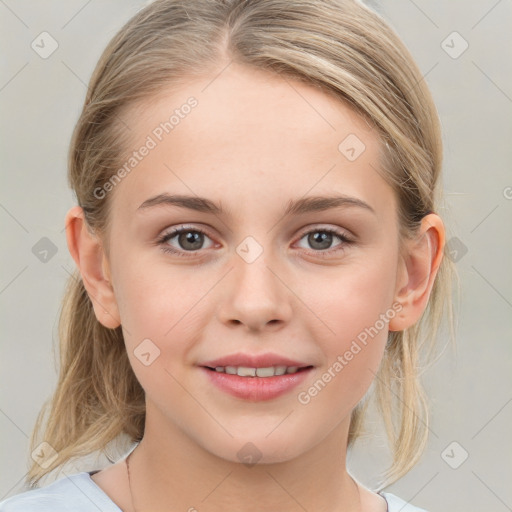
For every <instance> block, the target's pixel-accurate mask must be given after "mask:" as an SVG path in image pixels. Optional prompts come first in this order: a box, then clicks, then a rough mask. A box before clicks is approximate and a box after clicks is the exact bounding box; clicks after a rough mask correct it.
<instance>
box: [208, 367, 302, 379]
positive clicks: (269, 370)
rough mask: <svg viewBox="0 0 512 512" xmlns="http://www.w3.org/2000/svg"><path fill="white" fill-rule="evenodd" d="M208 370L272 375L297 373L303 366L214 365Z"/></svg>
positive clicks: (244, 374)
mask: <svg viewBox="0 0 512 512" xmlns="http://www.w3.org/2000/svg"><path fill="white" fill-rule="evenodd" d="M210 370H215V371H216V372H219V373H227V374H229V375H238V376H239V377H274V376H276V375H285V374H292V373H297V372H298V371H299V370H304V368H299V367H298V366H267V367H265V368H251V367H248V366H216V367H215V368H210Z"/></svg>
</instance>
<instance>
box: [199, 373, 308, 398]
mask: <svg viewBox="0 0 512 512" xmlns="http://www.w3.org/2000/svg"><path fill="white" fill-rule="evenodd" d="M312 369H313V368H312V367H310V368H307V369H304V370H300V371H298V372H297V373H288V374H285V375H275V376H274V377H240V376H239V375H231V374H229V373H222V372H217V371H215V370H209V369H208V368H205V367H204V366H202V367H201V370H202V371H203V372H205V373H206V374H207V376H208V378H209V379H210V381H211V382H212V383H213V384H215V385H216V386H217V387H218V388H219V389H221V390H222V391H224V392H225V393H228V394H230V395H232V396H235V397H237V398H243V399H244V400H251V401H255V402H259V401H263V400H272V399H273V398H277V397H278V396H281V395H284V394H285V393H288V392H289V391H291V390H292V389H293V388H295V387H296V386H298V385H299V384H301V383H302V382H304V380H305V379H306V378H307V377H308V375H309V374H310V372H311V370H312Z"/></svg>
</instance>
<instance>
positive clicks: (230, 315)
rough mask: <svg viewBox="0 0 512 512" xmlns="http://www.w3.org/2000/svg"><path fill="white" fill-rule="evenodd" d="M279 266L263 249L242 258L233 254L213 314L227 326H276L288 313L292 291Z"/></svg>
mask: <svg viewBox="0 0 512 512" xmlns="http://www.w3.org/2000/svg"><path fill="white" fill-rule="evenodd" d="M280 274H284V272H283V271H280V270H279V266H278V265H277V263H276V262H275V260H274V261H271V260H270V258H269V257H267V255H266V252H265V251H263V253H262V254H261V255H260V256H259V257H258V258H257V259H256V260H255V261H252V262H250V260H248V261H246V260H244V258H243V257H241V256H239V254H234V255H233V269H232V271H231V272H229V274H228V275H227V276H226V282H225V283H224V289H223V293H222V294H221V298H220V303H219V305H218V308H217V318H218V319H219V320H220V321H221V322H223V323H224V324H226V325H227V326H228V327H233V326H235V325H242V326H245V327H246V328H247V329H248V330H250V331H260V330H265V329H268V328H272V329H276V328H279V327H283V326H284V325H286V324H287V323H288V322H289V321H290V319H291V316H292V304H291V300H292V296H293V293H292V292H291V291H290V289H289V288H288V287H287V286H286V284H285V283H286V279H285V276H284V275H280Z"/></svg>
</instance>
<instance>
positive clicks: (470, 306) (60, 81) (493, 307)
mask: <svg viewBox="0 0 512 512" xmlns="http://www.w3.org/2000/svg"><path fill="white" fill-rule="evenodd" d="M144 4H145V2H142V1H140V0H139V1H136V0H109V1H103V2H100V1H98V0H89V1H85V0H72V1H66V2H64V1H60V2H58V1H55V0H52V1H45V2H35V1H27V0H17V1H16V0H0V16H1V22H0V23H1V25H0V27H1V32H0V33H1V34H2V35H1V39H2V44H3V48H4V51H3V52H2V68H1V78H0V102H1V107H2V116H1V130H2V137H1V148H2V153H1V155H2V160H1V162H2V171H1V180H2V181H1V189H0V190H1V191H0V223H1V232H2V240H3V243H2V251H1V258H2V259H1V272H0V308H1V317H2V331H1V332H2V357H1V388H0V389H1V390H2V391H1V396H0V400H1V402H0V428H1V432H2V436H1V438H0V444H1V454H2V464H1V468H0V471H1V473H0V500H1V499H4V498H6V497H8V496H10V495H13V494H16V493H18V492H21V490H22V484H23V480H24V476H25V474H26V472H27V468H28V467H27V458H28V457H30V454H29V453H28V437H29V434H30V432H31V430H32V427H33V424H34V421H35V418H36V414H37V412H38V410H39V408H40V407H41V405H42V403H43V402H44V401H45V400H47V399H48V398H49V397H50V395H51V393H52V391H53V389H54V386H55V384H56V381H57V373H56V363H55V361H56V360H54V357H55V354H54V353H53V346H54V344H56V342H57V337H56V334H57V330H56V328H57V317H58V313H59V307H60V300H61V296H62V293H63V290H64V285H65V282H66V279H67V277H68V272H70V271H71V270H72V269H73V267H74V263H73V261H72V259H71V257H70V256H69V254H68V251H67V246H66V240H65V234H64V231H63V228H64V216H65V214H66V212H67V210H68V209H69V208H70V207H71V206H72V205H73V204H74V201H73V197H72V194H71V192H70V191H69V190H68V188H67V183H66V157H67V150H68V145H69V141H70V136H71V132H72V129H73V126H74V124H75V122H76V120H77V117H78V114H79V111H80V108H81V106H82V103H83V99H84V95H85V91H86V83H87V82H88V81H89V78H90V75H91V73H92V70H93V67H94V65H95V64H96V62H97V59H98V58H99V56H100V53H101V51H102V50H103V48H104V47H105V45H106V44H107V42H108V41H109V40H110V39H111V38H112V36H113V35H114V34H115V32H116V31H117V30H118V29H119V28H120V27H121V25H122V24H123V23H124V22H125V21H127V20H128V19H129V18H130V17H131V16H132V15H133V14H134V13H135V12H136V11H137V10H139V9H140V8H141V7H142V6H143V5H144ZM372 5H373V6H374V7H375V8H376V9H377V10H379V11H380V12H381V13H382V14H383V16H384V17H385V18H386V19H387V20H388V21H389V22H390V23H391V24H392V25H393V26H394V28H395V29H396V30H397V32H398V33H399V35H400V36H401V37H402V38H403V40H404V41H405V43H406V44H407V46H408V47H409V48H410V50H411V52H412V54H413V55H414V57H415V58H416V59H417V62H418V64H419V66H420V68H421V70H422V71H423V73H424V75H425V80H426V81H427V83H428V84H429V86H430V88H431V90H432V92H433V95H434V99H435V101H436V103H437V106H438V110H439V113H440V116H441V120H442V125H443V133H444V142H445V161H444V188H445V192H446V198H447V203H448V204H447V206H448V210H447V211H446V212H444V215H445V219H446V221H447V223H448V224H449V229H450V231H449V237H448V238H449V239H450V240H451V243H452V244H455V243H458V244H459V245H458V247H459V249H460V248H464V247H465V248H466V249H467V252H466V253H465V254H463V255H462V257H461V254H462V253H461V252H460V251H459V253H458V255H457V256H456V257H457V258H460V259H458V261H457V267H458V271H459V275H460V277H461V282H462V296H461V308H460V314H459V317H458V336H457V346H458V348H457V352H456V353H453V352H450V351H447V352H446V353H445V355H444V357H443V358H442V359H441V360H440V361H439V362H438V363H437V364H436V365H435V366H434V367H433V369H432V370H430V371H429V372H428V373H427V374H426V375H425V379H426V383H427V387H428V390H429V394H430V397H431V400H432V415H433V421H432V425H431V435H430V441H429V445H428V449H427V451H426V453H425V456H424V457H423V459H422V461H421V462H420V464H419V465H418V466H416V467H415V469H413V470H412V471H411V472H410V473H409V474H408V475H407V476H406V477H404V478H403V479H402V480H400V481H399V482H397V483H396V484H394V485H393V486H391V487H390V488H388V489H387V490H388V491H390V492H394V493H396V494H398V495H399V496H401V497H403V498H404V499H406V500H411V501H412V502H413V503H415V504H417V505H419V506H422V507H424V508H427V509H428V510H430V511H431V512H433V511H450V512H456V511H461V512H462V511H464V512H467V511H482V510H486V511H491V510H492V511H497V512H499V511H502V510H503V511H505V510H512V487H511V486H510V482H512V457H511V454H512V441H511V435H510V425H511V416H512V386H511V378H510V375H511V367H512V348H511V347H512V345H511V342H512V321H511V319H512V314H511V313H512V277H511V272H510V266H511V262H512V246H511V229H510V224H511V220H512V173H511V161H512V122H511V119H512V80H511V79H512V72H511V71H512V44H511V37H510V29H511V26H512V3H511V1H510V0H499V1H496V0H479V1H472V2H468V1H463V0H456V1H455V0H452V1H450V2H446V1H444V0H435V1H427V0H415V1H413V0H394V1H392V0H382V1H375V2H372ZM43 31H47V32H49V33H50V34H51V36H52V37H53V38H54V39H55V40H56V41H57V42H58V45H59V46H58V48H57V50H56V51H55V52H54V53H53V54H52V55H51V56H49V57H48V58H47V59H43V58H41V57H40V56H39V55H38V54H37V53H36V52H35V51H34V50H33V49H32V48H31V43H32V41H33V40H34V39H36V37H37V36H39V34H41V32H43ZM454 31H456V32H457V33H458V34H459V35H456V34H455V35H454V34H453V32H454ZM443 41H445V42H444V43H443ZM464 41H466V42H467V44H468V45H469V46H468V48H467V50H466V51H465V52H464V53H462V54H461V55H460V56H458V57H457V58H454V56H456V54H458V53H459V52H460V50H461V49H463V48H464V45H465V43H464ZM449 53H451V55H450V54H449ZM43 237H47V238H48V239H50V240H51V242H52V243H53V244H54V245H55V248H56V250H57V252H56V254H55V255H53V256H51V253H49V255H48V261H46V262H43V261H40V259H39V258H38V257H37V254H34V252H36V253H37V250H34V252H33V247H34V246H35V244H37V243H38V242H39V241H40V240H41V238H43ZM455 238H457V239H459V242H455V241H454V239H455ZM39 243H41V242H39ZM37 247H38V246H36V249H37ZM452 247H456V245H452ZM50 256H51V257H50ZM39 257H41V254H39ZM454 257H455V255H454ZM384 441H385V440H384V437H383V434H382V432H380V434H379V437H377V439H376V440H375V441H372V442H368V443H367V444H365V442H361V443H360V446H359V448H361V449H359V450H358V451H356V452H354V453H353V454H351V455H350V457H349V465H350V468H351V469H352V471H353V472H354V474H355V476H356V477H358V478H359V479H360V480H361V481H363V482H364V483H366V484H367V485H372V484H373V483H374V475H375V474H376V472H377V471H378V470H381V469H383V467H384V466H383V465H382V464H383V463H385V462H386V461H387V460H388V459H387V457H388V454H387V452H386V450H385V449H384V448H383V445H384ZM454 441H455V442H456V443H457V444H456V445H451V443H452V442H454ZM450 445H451V446H450ZM447 447H448V450H446V448H447ZM466 452H467V454H468V458H467V460H465V461H464V462H463V463H462V464H461V465H460V466H459V467H458V468H457V469H453V468H452V467H450V465H449V464H448V462H449V463H450V464H451V465H452V466H456V465H457V464H459V463H460V462H461V461H462V459H463V457H464V454H465V453H466ZM443 454H444V455H443ZM447 461H448V462H447ZM107 463H108V461H106V459H104V458H103V459H101V458H100V459H97V460H92V459H91V460H89V461H84V463H83V464H81V465H80V464H79V465H75V466H72V467H70V468H69V469H68V470H67V472H68V474H70V473H72V472H74V471H77V470H80V471H81V470H91V469H97V468H99V467H103V466H104V465H106V464H107Z"/></svg>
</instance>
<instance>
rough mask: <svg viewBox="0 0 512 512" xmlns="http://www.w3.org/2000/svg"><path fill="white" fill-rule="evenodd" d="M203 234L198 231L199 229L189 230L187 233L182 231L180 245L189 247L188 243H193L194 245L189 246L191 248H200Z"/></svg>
mask: <svg viewBox="0 0 512 512" xmlns="http://www.w3.org/2000/svg"><path fill="white" fill-rule="evenodd" d="M201 236H202V234H201V233H198V232H197V231H189V232H187V233H181V235H180V237H179V238H180V240H179V241H180V245H181V246H182V247H183V248H184V249H186V248H187V245H186V244H187V243H190V244H191V245H192V247H190V246H189V247H188V248H189V249H190V250H192V249H200V248H201V244H202V239H201ZM183 244H185V245H183Z"/></svg>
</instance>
